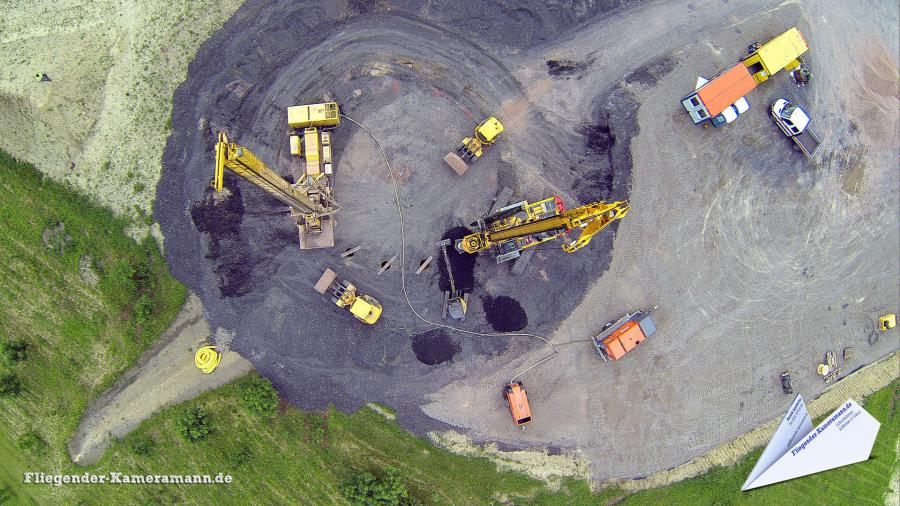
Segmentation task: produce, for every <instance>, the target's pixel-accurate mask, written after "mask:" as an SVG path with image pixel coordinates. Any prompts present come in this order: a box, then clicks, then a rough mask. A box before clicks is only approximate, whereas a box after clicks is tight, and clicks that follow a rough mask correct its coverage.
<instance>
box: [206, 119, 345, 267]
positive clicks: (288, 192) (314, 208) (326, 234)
mask: <svg viewBox="0 0 900 506" xmlns="http://www.w3.org/2000/svg"><path fill="white" fill-rule="evenodd" d="M226 168H227V169H228V170H230V171H232V172H234V173H235V174H237V175H239V176H241V177H242V178H244V179H246V180H247V181H249V182H251V183H253V184H254V185H255V186H257V187H258V188H260V189H262V190H265V191H266V192H267V193H269V194H270V195H272V196H273V197H275V198H277V199H278V200H280V201H281V202H283V203H285V204H287V205H288V206H290V209H291V216H293V217H294V219H295V220H296V221H297V226H298V227H299V229H300V248H301V249H310V248H322V247H330V246H334V224H333V220H331V219H330V218H329V217H330V215H331V214H333V213H334V212H335V211H336V210H337V209H336V207H337V206H336V205H335V203H334V202H333V201H332V200H331V199H330V188H328V187H325V186H319V185H315V184H312V185H291V184H290V183H288V182H287V181H285V180H284V178H282V177H281V176H280V175H279V174H278V173H277V172H275V171H273V170H272V169H270V168H269V167H268V166H267V165H266V164H265V163H264V162H263V161H262V160H260V159H259V158H257V157H256V155H254V154H253V153H252V152H251V151H250V150H249V149H247V148H245V147H243V146H241V145H239V144H235V143H230V142H228V137H227V136H226V135H225V133H223V132H220V133H219V141H218V143H216V169H215V177H214V179H213V181H212V186H213V188H215V190H216V191H222V188H223V185H224V172H225V171H224V169H226Z"/></svg>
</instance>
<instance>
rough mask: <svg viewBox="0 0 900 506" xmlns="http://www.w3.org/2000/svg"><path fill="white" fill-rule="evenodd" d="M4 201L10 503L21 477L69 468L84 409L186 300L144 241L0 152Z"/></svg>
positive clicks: (2, 478) (0, 386)
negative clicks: (70, 443) (68, 445)
mask: <svg viewBox="0 0 900 506" xmlns="http://www.w3.org/2000/svg"><path fill="white" fill-rule="evenodd" d="M0 196H2V197H0V264H2V265H3V269H0V391H2V392H0V393H2V394H3V395H0V462H3V466H2V467H3V468H4V469H3V470H2V472H0V489H2V490H5V491H6V492H5V493H7V494H10V495H17V494H18V491H19V490H21V489H22V485H21V481H22V474H21V473H22V472H24V471H25V470H34V469H40V470H43V471H45V472H56V471H60V470H63V469H67V468H70V467H72V466H73V464H71V462H70V460H69V456H68V453H67V451H66V440H67V439H68V438H69V437H70V436H71V435H72V434H73V432H74V430H75V427H76V426H77V424H78V420H79V418H80V417H81V414H82V412H83V410H84V408H85V406H86V405H87V403H88V401H89V400H91V399H92V398H94V397H96V396H98V395H99V394H100V393H101V392H102V391H104V390H105V389H106V388H107V387H109V386H110V385H111V384H112V383H113V381H114V380H115V379H116V378H117V377H118V376H119V375H120V374H121V373H122V372H123V371H125V370H126V369H128V368H129V367H130V366H132V365H133V364H134V363H135V361H136V359H137V358H138V356H139V355H140V354H141V352H143V351H144V350H145V349H146V348H147V346H148V345H149V344H150V343H152V342H153V341H154V340H155V339H156V338H158V337H159V336H160V335H161V334H162V333H163V332H164V331H165V329H166V328H167V327H168V325H169V323H170V322H171V321H172V320H173V319H174V317H175V315H176V314H177V313H178V311H179V309H180V308H181V306H182V304H183V303H184V300H185V297H186V290H185V288H184V287H183V286H182V285H181V284H180V283H178V282H177V281H176V280H175V279H174V278H172V277H171V276H170V275H169V274H168V270H167V267H166V264H165V261H164V260H163V258H162V256H161V255H160V253H159V251H158V249H157V248H156V246H155V244H154V243H153V242H152V241H150V240H148V241H147V242H145V243H143V244H137V243H135V242H134V240H132V239H130V238H129V237H126V236H125V235H124V230H125V228H126V227H128V225H129V224H130V223H129V222H128V221H126V220H123V219H120V218H117V217H115V216H114V215H113V214H112V213H111V212H110V211H108V210H106V209H104V208H101V207H99V206H96V205H93V204H92V203H91V202H90V201H89V200H88V199H86V198H85V197H82V196H80V195H78V194H76V193H75V192H73V191H72V190H71V189H70V188H68V187H67V186H65V185H62V184H59V183H56V182H53V181H51V180H49V179H46V178H43V177H41V175H40V173H38V172H37V171H36V170H35V169H34V168H33V167H31V166H30V165H28V164H25V163H20V162H18V161H16V160H14V159H13V158H12V157H10V156H9V155H8V154H7V153H5V152H2V151H0ZM37 492H38V491H36V490H35V491H33V492H32V493H37ZM26 493H27V492H26Z"/></svg>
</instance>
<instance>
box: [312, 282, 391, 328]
mask: <svg viewBox="0 0 900 506" xmlns="http://www.w3.org/2000/svg"><path fill="white" fill-rule="evenodd" d="M336 278H337V274H335V272H334V271H333V270H331V269H325V272H324V273H323V274H322V277H321V278H319V281H318V282H316V286H315V289H316V291H317V292H319V293H321V294H323V295H324V294H325V293H328V294H329V295H330V296H331V302H334V303H335V304H336V305H337V307H343V308H347V309H348V310H349V311H350V314H352V315H353V316H354V317H356V319H357V320H359V321H361V322H365V323H368V324H369V325H372V324H374V323H375V322H377V321H378V318H380V317H381V311H382V308H381V304H380V303H379V302H378V301H377V300H375V298H373V297H370V296H368V295H363V294H360V293H357V291H356V286H355V285H353V284H352V283H350V282H349V281H346V280H344V281H337V280H336Z"/></svg>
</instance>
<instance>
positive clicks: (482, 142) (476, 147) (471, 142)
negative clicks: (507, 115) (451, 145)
mask: <svg viewBox="0 0 900 506" xmlns="http://www.w3.org/2000/svg"><path fill="white" fill-rule="evenodd" d="M501 132H503V124H502V123H500V120H498V119H497V118H495V117H493V116H491V117H490V118H488V119H486V120H484V121H482V122H481V123H479V124H478V125H476V126H475V132H474V133H473V134H472V137H466V138H465V139H463V141H462V144H461V145H460V146H459V148H458V149H457V150H456V153H447V156H445V157H444V161H445V162H447V165H449V166H450V168H452V169H453V170H454V171H456V173H457V174H459V175H460V176H461V175H463V174H464V173H465V172H466V171H467V170H469V164H468V162H471V161H474V160H477V159H478V158H481V155H482V154H483V153H484V146H489V145H491V144H493V143H495V142H497V138H498V137H499V136H500V133H501Z"/></svg>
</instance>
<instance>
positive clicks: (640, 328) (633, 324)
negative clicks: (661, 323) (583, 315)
mask: <svg viewBox="0 0 900 506" xmlns="http://www.w3.org/2000/svg"><path fill="white" fill-rule="evenodd" d="M655 332H656V325H655V324H654V323H653V320H652V319H651V318H650V311H646V312H644V311H637V312H634V313H629V314H626V315H625V316H623V317H622V318H619V320H618V321H616V322H610V323H607V324H606V327H604V329H603V332H602V333H601V334H600V335H598V336H595V337H593V338H591V339H592V340H593V342H594V347H595V348H597V353H599V354H600V358H602V359H603V360H604V361H608V360H610V359H612V360H619V359H620V358H622V357H623V356H624V355H625V354H626V353H628V352H629V351H631V350H633V349H634V347H635V346H637V345H639V344H641V343H642V342H644V340H645V339H647V338H648V337H650V336H652V335H653V334H654V333H655Z"/></svg>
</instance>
